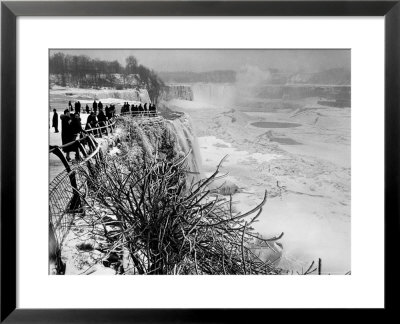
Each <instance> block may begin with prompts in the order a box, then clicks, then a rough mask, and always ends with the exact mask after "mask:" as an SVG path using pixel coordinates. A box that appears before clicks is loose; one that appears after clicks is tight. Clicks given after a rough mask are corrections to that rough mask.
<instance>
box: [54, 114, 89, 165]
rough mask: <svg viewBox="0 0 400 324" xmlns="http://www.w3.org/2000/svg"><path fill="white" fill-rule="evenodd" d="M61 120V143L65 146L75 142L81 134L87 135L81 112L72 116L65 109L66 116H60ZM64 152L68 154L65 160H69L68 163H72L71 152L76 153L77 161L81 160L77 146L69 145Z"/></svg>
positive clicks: (64, 148)
mask: <svg viewBox="0 0 400 324" xmlns="http://www.w3.org/2000/svg"><path fill="white" fill-rule="evenodd" d="M53 111H54V114H56V113H57V112H56V111H55V109H54V110H53ZM53 118H54V117H53ZM60 119H61V142H62V144H63V145H64V144H67V143H70V142H74V141H75V140H76V139H77V137H78V136H79V135H80V134H81V133H86V131H85V130H84V129H82V125H81V118H80V114H79V112H75V113H74V114H71V113H70V111H69V109H65V110H64V114H62V115H61V116H60ZM53 121H54V119H53ZM63 151H64V153H65V154H66V156H65V158H66V159H67V161H71V157H70V153H71V152H75V160H76V161H79V160H80V155H79V147H78V145H76V144H72V145H68V146H66V147H63Z"/></svg>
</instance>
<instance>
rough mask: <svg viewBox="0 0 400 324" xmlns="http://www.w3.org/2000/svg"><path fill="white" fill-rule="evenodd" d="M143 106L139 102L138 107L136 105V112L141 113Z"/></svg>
mask: <svg viewBox="0 0 400 324" xmlns="http://www.w3.org/2000/svg"><path fill="white" fill-rule="evenodd" d="M143 111H144V110H143V106H142V104H139V107H138V112H139V113H140V114H143Z"/></svg>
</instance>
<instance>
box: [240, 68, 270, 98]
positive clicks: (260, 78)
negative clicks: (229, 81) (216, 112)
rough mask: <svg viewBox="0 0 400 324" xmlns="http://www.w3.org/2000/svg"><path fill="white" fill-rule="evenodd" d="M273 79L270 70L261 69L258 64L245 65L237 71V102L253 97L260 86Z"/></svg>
mask: <svg viewBox="0 0 400 324" xmlns="http://www.w3.org/2000/svg"><path fill="white" fill-rule="evenodd" d="M270 80H271V73H270V72H269V71H264V70H261V69H260V68H259V67H257V66H252V65H245V66H243V67H242V68H241V69H240V70H239V71H238V72H237V73H236V84H235V87H236V93H237V98H236V99H237V100H236V103H239V102H241V101H243V98H253V97H255V96H256V94H257V91H258V90H257V89H259V87H260V86H262V85H264V84H266V83H268V82H269V81H270Z"/></svg>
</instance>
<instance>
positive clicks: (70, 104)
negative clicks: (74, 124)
mask: <svg viewBox="0 0 400 324" xmlns="http://www.w3.org/2000/svg"><path fill="white" fill-rule="evenodd" d="M68 109H69V111H72V110H73V109H72V103H71V101H68Z"/></svg>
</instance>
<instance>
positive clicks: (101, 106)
mask: <svg viewBox="0 0 400 324" xmlns="http://www.w3.org/2000/svg"><path fill="white" fill-rule="evenodd" d="M98 108H99V110H100V109H103V104H102V102H101V101H99V104H98Z"/></svg>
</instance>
